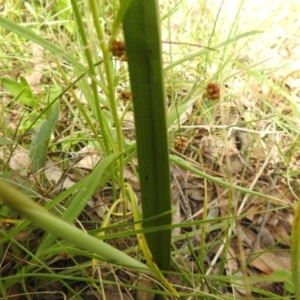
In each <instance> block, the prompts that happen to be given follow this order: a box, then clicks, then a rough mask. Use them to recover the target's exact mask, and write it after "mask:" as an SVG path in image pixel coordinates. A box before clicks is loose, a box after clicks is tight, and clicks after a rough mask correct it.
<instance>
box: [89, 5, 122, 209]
mask: <svg viewBox="0 0 300 300" xmlns="http://www.w3.org/2000/svg"><path fill="white" fill-rule="evenodd" d="M89 3H90V6H91V12H92V15H93V22H94V26H95V29H96V33H97V36H98V40H99V43H100V47H101V50H102V54H103V62H104V67H105V72H106V77H107V85H108V99H109V104H110V112H111V114H112V117H113V120H114V124H115V128H116V135H117V144H118V151H119V153H122V152H123V134H122V124H121V123H120V121H119V117H118V112H117V106H116V99H115V92H114V84H113V74H112V73H113V72H112V67H111V59H110V57H111V55H110V51H109V49H108V47H107V43H106V42H105V35H104V31H103V28H102V26H101V24H100V22H99V15H98V9H97V1H95V0H89ZM119 184H120V188H121V197H122V199H125V198H126V195H125V186H124V157H123V156H120V158H119ZM124 207H125V205H124ZM124 213H125V212H124ZM124 215H125V214H124Z"/></svg>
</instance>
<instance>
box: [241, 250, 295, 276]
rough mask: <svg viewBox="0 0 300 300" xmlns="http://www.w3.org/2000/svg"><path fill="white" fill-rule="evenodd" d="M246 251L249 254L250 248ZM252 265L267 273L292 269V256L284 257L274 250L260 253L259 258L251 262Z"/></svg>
mask: <svg viewBox="0 0 300 300" xmlns="http://www.w3.org/2000/svg"><path fill="white" fill-rule="evenodd" d="M246 252H247V254H248V253H249V251H248V250H246ZM254 255H255V254H254ZM254 255H253V257H254ZM250 265H251V266H252V267H255V268H257V269H258V270H260V271H261V272H262V273H264V274H267V275H270V274H272V273H273V272H274V271H275V270H280V269H285V270H291V263H290V258H286V257H282V256H279V255H276V253H272V252H265V253H262V254H260V255H259V256H258V257H257V258H255V259H254V260H253V261H251V262H250Z"/></svg>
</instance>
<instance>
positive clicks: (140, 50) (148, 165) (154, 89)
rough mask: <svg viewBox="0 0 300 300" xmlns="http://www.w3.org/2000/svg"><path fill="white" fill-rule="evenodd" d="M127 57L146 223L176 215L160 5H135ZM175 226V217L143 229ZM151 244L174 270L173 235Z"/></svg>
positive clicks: (153, 238) (158, 236) (151, 1)
mask: <svg viewBox="0 0 300 300" xmlns="http://www.w3.org/2000/svg"><path fill="white" fill-rule="evenodd" d="M123 25H124V34H125V45H126V54H127V59H128V64H129V74H130V84H131V90H132V98H133V108H134V118H135V128H136V141H137V153H138V162H139V177H140V186H141V194H142V196H141V199H142V208H143V217H144V218H150V217H152V216H155V215H158V214H161V213H163V212H166V211H171V196H170V170H169V158H168V141H167V128H166V113H165V105H166V103H165V94H164V82H163V72H162V58H161V38H160V30H159V15H158V8H157V1H155V0H147V1H140V0H133V1H132V2H131V5H130V6H129V8H128V10H127V12H126V14H125V18H124V24H123ZM170 223H171V214H167V215H164V216H162V217H160V218H157V219H155V220H153V221H148V222H145V223H144V226H145V227H152V226H160V225H166V224H170ZM146 239H147V243H148V246H149V248H150V251H151V253H152V255H153V257H154V261H155V262H156V264H157V265H158V267H159V268H160V269H162V270H168V269H169V267H170V245H171V231H170V230H164V231H161V232H152V233H147V234H146Z"/></svg>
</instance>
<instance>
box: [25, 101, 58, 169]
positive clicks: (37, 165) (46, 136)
mask: <svg viewBox="0 0 300 300" xmlns="http://www.w3.org/2000/svg"><path fill="white" fill-rule="evenodd" d="M58 116H59V103H58V102H56V103H55V104H54V106H53V109H52V110H51V112H50V114H49V117H48V118H47V120H45V121H44V122H42V123H41V124H40V125H39V126H37V127H36V129H35V133H34V134H33V135H32V140H31V148H30V158H31V161H32V162H31V166H32V169H33V171H34V172H38V171H39V170H40V169H42V168H44V167H45V166H46V159H47V149H48V144H49V140H50V137H51V134H52V132H53V130H54V127H55V124H56V121H57V119H58Z"/></svg>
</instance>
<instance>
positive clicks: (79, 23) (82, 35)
mask: <svg viewBox="0 0 300 300" xmlns="http://www.w3.org/2000/svg"><path fill="white" fill-rule="evenodd" d="M71 3H72V9H73V13H74V16H75V20H76V24H77V27H78V33H79V36H80V38H81V43H82V45H83V47H84V53H85V57H86V59H87V62H88V66H89V73H90V74H91V75H93V76H96V71H95V66H94V62H93V57H92V54H91V51H90V49H89V44H88V40H87V36H86V33H85V29H84V26H83V22H82V18H81V14H80V11H79V8H78V4H77V1H76V0H71ZM92 90H93V96H94V104H95V107H96V112H97V119H98V121H99V125H100V128H101V130H102V137H103V141H104V145H105V149H103V150H104V151H105V153H106V155H109V153H110V147H109V143H108V141H107V136H106V134H107V133H108V132H109V131H108V128H107V124H106V123H105V119H104V118H103V116H102V112H101V108H100V101H99V95H98V87H97V83H96V81H95V80H92Z"/></svg>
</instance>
